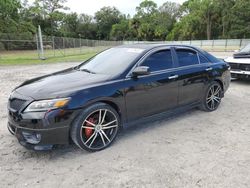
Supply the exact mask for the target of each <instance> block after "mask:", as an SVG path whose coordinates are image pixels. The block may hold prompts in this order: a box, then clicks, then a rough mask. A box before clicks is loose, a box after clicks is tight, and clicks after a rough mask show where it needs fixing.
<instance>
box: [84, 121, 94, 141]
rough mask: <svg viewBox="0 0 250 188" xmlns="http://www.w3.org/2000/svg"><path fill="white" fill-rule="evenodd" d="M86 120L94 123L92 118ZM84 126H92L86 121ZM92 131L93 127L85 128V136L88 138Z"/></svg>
mask: <svg viewBox="0 0 250 188" xmlns="http://www.w3.org/2000/svg"><path fill="white" fill-rule="evenodd" d="M88 121H89V122H91V123H94V124H95V123H96V120H95V119H94V118H89V119H88ZM86 126H89V127H91V126H92V127H93V125H91V124H90V123H87V122H86ZM93 131H94V130H93V129H88V128H85V135H86V137H87V138H89V137H90V136H91V135H92V134H93Z"/></svg>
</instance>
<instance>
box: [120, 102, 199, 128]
mask: <svg viewBox="0 0 250 188" xmlns="http://www.w3.org/2000/svg"><path fill="white" fill-rule="evenodd" d="M199 106H200V102H195V103H191V104H188V105H184V106H181V107H177V108H175V109H173V110H168V111H165V112H161V113H158V114H154V115H151V116H147V117H142V118H140V119H136V120H133V121H131V122H128V123H123V127H124V128H126V127H130V126H134V125H138V124H144V123H150V122H155V121H157V120H162V119H166V118H169V117H172V116H174V115H178V114H181V113H183V112H187V111H189V110H191V109H193V108H196V107H199Z"/></svg>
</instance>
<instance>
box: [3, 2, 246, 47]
mask: <svg viewBox="0 0 250 188" xmlns="http://www.w3.org/2000/svg"><path fill="white" fill-rule="evenodd" d="M65 2H66V0H43V1H40V0H35V1H34V3H33V4H31V5H29V4H28V3H27V0H1V1H0V37H1V36H3V33H11V34H13V35H14V36H16V37H18V34H19V33H22V37H23V35H25V36H27V37H32V36H33V35H34V33H36V28H37V26H38V25H40V26H41V28H42V30H43V34H45V35H50V36H65V37H75V38H78V37H81V38H87V39H105V40H149V41H153V40H195V39H197V40H198V39H224V38H250V1H249V0H220V1H218V0H187V1H186V2H184V3H183V4H182V5H179V4H177V3H173V2H168V1H167V2H165V3H164V4H163V5H161V6H160V7H158V6H157V4H156V3H155V2H154V1H151V0H144V1H143V2H141V3H140V4H139V5H138V6H137V7H136V14H135V15H134V16H133V17H131V16H130V15H124V14H123V13H121V12H120V11H119V10H118V9H117V8H115V7H103V8H101V9H100V10H99V11H97V12H96V13H95V15H94V16H91V15H87V14H84V13H83V14H77V13H74V12H70V11H65V10H69V9H68V7H65V6H64V3H65ZM67 12H70V13H67ZM0 47H1V45H0Z"/></svg>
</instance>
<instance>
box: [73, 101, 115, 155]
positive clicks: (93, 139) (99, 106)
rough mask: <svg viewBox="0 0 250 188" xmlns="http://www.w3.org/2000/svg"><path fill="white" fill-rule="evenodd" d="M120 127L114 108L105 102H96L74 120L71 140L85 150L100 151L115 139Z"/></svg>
mask: <svg viewBox="0 0 250 188" xmlns="http://www.w3.org/2000/svg"><path fill="white" fill-rule="evenodd" d="M119 127H120V117H119V115H118V113H117V112H116V110H115V109H113V108H112V107H111V106H109V105H108V104H105V103H96V104H94V105H92V106H90V107H88V108H86V109H84V110H83V112H82V113H81V114H80V115H79V116H78V117H77V119H76V120H75V121H74V123H73V125H72V128H71V131H70V134H71V138H72V140H73V142H74V143H75V144H76V145H77V146H78V147H79V148H81V149H84V150H87V151H91V152H94V151H100V150H103V149H105V148H107V147H108V146H110V145H111V144H112V143H113V141H114V140H115V138H116V136H117V133H118V130H119Z"/></svg>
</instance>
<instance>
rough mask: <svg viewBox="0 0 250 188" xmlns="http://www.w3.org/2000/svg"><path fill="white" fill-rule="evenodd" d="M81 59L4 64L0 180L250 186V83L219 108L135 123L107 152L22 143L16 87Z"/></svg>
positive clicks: (17, 183) (234, 89) (13, 183)
mask: <svg viewBox="0 0 250 188" xmlns="http://www.w3.org/2000/svg"><path fill="white" fill-rule="evenodd" d="M73 65H74V63H61V64H51V65H33V66H11V67H0V80H1V82H0V88H1V92H0V98H1V100H0V119H1V121H0V187H60V188H62V187H78V186H79V187H80V186H81V187H150V188H151V187H181V188H183V187H192V188H193V187H227V188H228V187H232V188H235V187H237V188H239V187H249V185H250V176H249V174H250V116H249V113H250V100H249V98H250V89H249V88H250V82H241V81H233V82H232V83H231V87H230V89H229V91H228V92H227V93H226V96H225V98H224V99H223V101H222V104H221V106H220V108H219V109H218V110H217V111H216V112H212V113H206V112H202V111H199V110H191V111H188V112H186V113H184V114H180V115H177V116H175V117H172V118H168V119H162V120H161V121H157V122H154V123H147V124H143V125H136V126H133V127H129V128H127V129H125V130H123V131H122V132H121V133H120V134H119V135H118V138H117V140H116V142H114V144H113V145H112V146H111V147H109V148H107V149H106V150H103V151H100V152H96V153H88V152H85V151H81V150H79V149H77V148H76V147H74V146H65V147H62V148H59V149H56V150H53V151H48V152H35V151H30V150H26V149H25V148H23V147H22V146H20V145H19V144H18V142H17V140H16V138H15V137H13V136H12V135H10V134H9V133H8V130H7V129H6V124H7V116H6V112H7V110H6V103H7V97H8V95H9V93H10V91H11V90H12V89H13V88H14V87H15V86H16V85H18V84H20V83H21V82H22V81H24V80H26V79H28V78H31V77H35V76H40V75H43V74H46V73H50V72H54V71H57V70H60V69H63V68H67V67H70V66H73Z"/></svg>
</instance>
